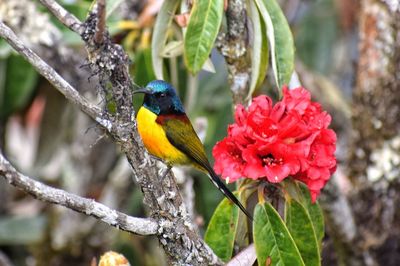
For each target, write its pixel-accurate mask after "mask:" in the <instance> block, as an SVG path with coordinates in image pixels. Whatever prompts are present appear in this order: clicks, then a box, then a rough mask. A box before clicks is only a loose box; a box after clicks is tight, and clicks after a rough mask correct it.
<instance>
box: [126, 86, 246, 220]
mask: <svg viewBox="0 0 400 266" xmlns="http://www.w3.org/2000/svg"><path fill="white" fill-rule="evenodd" d="M134 93H144V94H145V96H144V101H143V105H142V106H141V107H140V109H139V111H138V114H137V124H138V130H139V134H140V136H141V137H142V140H143V143H144V145H145V146H146V148H147V150H148V151H149V153H150V154H151V155H153V156H155V157H157V158H160V159H161V160H163V161H164V162H165V163H166V164H167V166H168V170H169V169H170V168H171V167H172V166H174V165H191V166H194V167H195V168H197V169H198V170H200V171H202V172H205V173H207V174H208V175H209V177H210V180H211V181H212V182H213V183H214V185H215V186H216V187H217V188H218V189H219V190H220V191H221V192H222V193H223V194H224V196H225V197H227V198H228V199H230V200H231V201H232V202H233V203H234V204H236V205H237V206H238V207H239V208H240V209H241V210H242V211H243V212H244V213H245V214H246V215H247V217H249V218H250V219H252V217H251V215H250V214H249V212H248V211H247V210H246V209H245V208H244V207H243V205H242V204H241V203H240V201H239V200H238V199H237V198H236V197H235V195H233V193H232V192H231V191H230V190H229V189H228V188H227V187H226V186H225V184H224V183H223V182H222V181H221V179H220V178H219V176H218V175H217V174H216V173H215V172H214V170H213V168H212V167H211V165H210V163H209V161H208V159H207V156H206V153H205V151H204V147H203V144H202V143H201V141H200V139H199V137H198V136H197V134H196V132H195V131H194V129H193V126H192V124H191V122H190V120H189V118H188V117H187V116H186V113H185V110H184V108H183V105H182V102H181V100H180V99H179V97H178V95H177V94H176V91H175V89H174V87H172V85H171V84H169V83H167V82H165V81H162V80H154V81H151V82H150V83H149V84H147V86H146V87H145V88H142V89H139V90H136V91H134Z"/></svg>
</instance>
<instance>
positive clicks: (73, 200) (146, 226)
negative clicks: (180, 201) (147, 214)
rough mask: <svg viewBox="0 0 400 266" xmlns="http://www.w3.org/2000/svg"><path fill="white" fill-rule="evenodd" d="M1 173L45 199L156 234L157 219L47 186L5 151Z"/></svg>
mask: <svg viewBox="0 0 400 266" xmlns="http://www.w3.org/2000/svg"><path fill="white" fill-rule="evenodd" d="M0 176H2V177H4V178H5V179H6V180H7V181H8V183H10V184H11V185H13V186H15V187H16V188H18V189H20V190H22V191H24V192H26V193H28V194H30V195H32V196H33V197H35V198H37V199H39V200H41V201H45V202H49V203H54V204H57V205H61V206H65V207H67V208H69V209H71V210H74V211H77V212H81V213H84V214H86V215H89V216H92V217H95V218H96V219H98V220H100V221H102V222H104V223H106V224H108V225H111V226H114V227H116V228H119V229H121V230H124V231H127V232H130V233H133V234H138V235H154V234H156V233H157V229H158V224H157V222H156V221H154V220H152V219H146V218H137V217H132V216H128V215H126V214H124V213H121V212H118V211H116V210H113V209H110V208H108V207H107V206H105V205H103V204H101V203H98V202H96V201H94V200H93V199H87V198H83V197H79V196H77V195H75V194H71V193H68V192H66V191H64V190H61V189H57V188H53V187H50V186H47V185H45V184H43V183H41V182H39V181H36V180H34V179H32V178H30V177H28V176H25V175H23V174H21V173H19V172H18V171H17V170H16V169H15V168H14V167H13V166H12V165H11V164H10V163H9V162H8V161H7V160H6V159H5V158H4V156H3V155H2V154H1V153H0Z"/></svg>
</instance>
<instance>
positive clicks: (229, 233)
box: [204, 198, 239, 261]
mask: <svg viewBox="0 0 400 266" xmlns="http://www.w3.org/2000/svg"><path fill="white" fill-rule="evenodd" d="M238 221H239V208H238V207H237V206H236V205H235V204H233V203H232V202H230V201H229V200H228V199H226V198H225V199H223V200H222V201H221V203H220V204H219V205H218V207H217V209H216V210H215V212H214V214H213V216H212V217H211V220H210V223H209V224H208V227H207V231H206V234H205V236H204V239H205V241H206V243H207V244H208V245H209V246H210V247H211V248H212V250H213V251H214V252H215V254H216V255H217V256H218V257H219V258H221V259H222V260H223V261H228V260H229V259H230V258H231V257H232V251H233V244H234V241H235V235H236V230H237V225H238Z"/></svg>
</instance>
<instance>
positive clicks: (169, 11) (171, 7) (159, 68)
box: [151, 0, 179, 79]
mask: <svg viewBox="0 0 400 266" xmlns="http://www.w3.org/2000/svg"><path fill="white" fill-rule="evenodd" d="M178 4H179V1H177V0H165V1H164V3H163V4H162V6H161V9H160V11H159V13H158V15H157V19H156V22H155V24H154V30H153V37H152V39H151V51H152V53H151V59H152V64H153V70H154V74H155V75H156V77H157V79H164V75H163V57H162V53H163V50H164V46H165V43H166V41H167V37H168V29H169V27H170V25H171V22H172V18H173V16H174V14H175V12H176V9H177V8H178Z"/></svg>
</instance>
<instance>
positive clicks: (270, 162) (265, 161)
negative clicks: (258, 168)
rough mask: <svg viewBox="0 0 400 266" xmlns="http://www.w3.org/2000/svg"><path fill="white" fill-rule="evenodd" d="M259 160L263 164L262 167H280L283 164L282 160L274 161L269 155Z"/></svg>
mask: <svg viewBox="0 0 400 266" xmlns="http://www.w3.org/2000/svg"><path fill="white" fill-rule="evenodd" d="M261 160H262V163H263V166H274V165H278V164H279V165H281V164H283V159H282V158H280V159H275V158H274V156H273V155H272V154H271V153H268V154H267V155H265V156H261Z"/></svg>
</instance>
